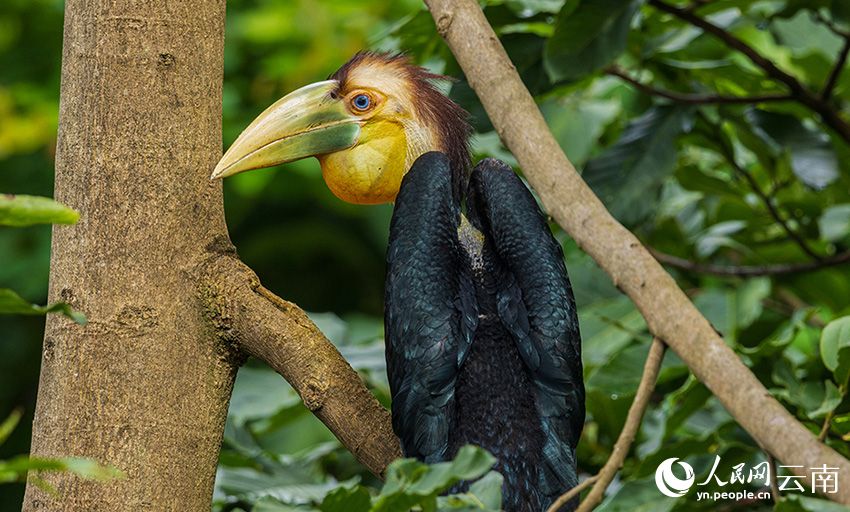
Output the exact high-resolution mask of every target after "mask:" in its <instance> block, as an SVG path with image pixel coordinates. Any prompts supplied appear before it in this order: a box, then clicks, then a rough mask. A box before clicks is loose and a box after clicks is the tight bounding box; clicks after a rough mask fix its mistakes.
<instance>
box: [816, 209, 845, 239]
mask: <svg viewBox="0 0 850 512" xmlns="http://www.w3.org/2000/svg"><path fill="white" fill-rule="evenodd" d="M818 226H819V228H820V236H821V238H823V239H824V240H826V241H828V242H837V241H839V240H841V239H843V238H845V237H847V236H848V235H850V204H837V205H835V206H830V207H829V208H826V209H825V210H824V211H823V215H822V216H821V218H820V219H819V220H818Z"/></svg>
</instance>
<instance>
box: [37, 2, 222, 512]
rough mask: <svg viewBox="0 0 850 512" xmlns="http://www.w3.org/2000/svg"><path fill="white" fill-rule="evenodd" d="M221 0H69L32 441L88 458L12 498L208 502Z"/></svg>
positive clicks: (168, 505)
mask: <svg viewBox="0 0 850 512" xmlns="http://www.w3.org/2000/svg"><path fill="white" fill-rule="evenodd" d="M223 31H224V2H223V1H219V0H193V1H186V2H153V1H151V2H134V1H114V0H113V1H107V0H69V1H68V2H67V4H66V8H65V43H64V53H63V63H62V89H61V101H60V115H59V117H60V125H59V137H58V147H57V156H56V191H55V195H56V198H57V199H58V200H60V201H62V202H63V203H65V204H68V205H69V206H71V207H73V208H75V209H77V210H79V211H80V213H81V218H80V222H79V224H77V225H76V226H71V227H64V226H61V227H60V226H57V227H56V228H54V230H53V246H52V253H53V259H52V261H51V269H50V292H49V293H50V299H51V300H64V301H67V302H70V303H71V304H72V305H73V306H74V307H75V308H77V309H79V310H81V311H83V312H84V313H85V314H86V315H87V317H88V319H89V323H88V325H86V326H84V327H83V326H79V325H76V324H73V323H71V322H69V321H68V320H66V319H64V318H63V317H60V316H58V315H51V316H50V317H49V318H48V320H47V326H46V330H45V335H44V351H43V356H42V368H41V380H40V385H39V392H38V405H37V408H36V417H35V424H34V429H33V445H32V454H33V456H44V457H52V456H57V457H59V456H67V455H74V456H83V457H92V458H94V459H97V460H98V461H101V462H104V463H109V464H112V465H114V466H116V467H118V468H119V469H121V470H122V471H123V472H124V473H125V475H126V477H125V478H122V479H117V480H114V481H111V482H107V483H101V482H93V481H86V480H82V479H80V478H77V477H75V476H73V475H71V474H69V473H61V474H52V475H50V476H47V480H48V481H49V482H50V483H51V484H53V485H54V486H56V488H57V489H58V490H59V495H58V496H52V495H50V494H48V493H46V492H44V491H42V490H40V489H39V488H37V487H35V486H33V485H29V486H28V487H27V492H26V497H25V503H24V510H88V511H101V510H102V511H110V512H112V511H117V510H157V511H160V510H209V507H210V499H211V495H212V486H213V480H214V477H215V468H216V462H217V458H218V451H219V446H220V443H221V436H222V432H223V425H224V420H225V417H226V412H227V403H228V399H229V396H230V390H231V387H232V385H233V377H234V373H235V368H236V366H235V365H234V360H235V358H236V354H237V353H236V352H235V351H233V350H229V349H228V348H226V347H225V346H224V345H222V344H220V343H219V342H218V339H217V338H216V337H215V336H211V335H210V334H211V332H210V331H211V329H210V327H209V326H208V324H207V322H206V321H205V318H204V317H203V315H202V314H201V313H200V309H199V307H198V298H197V293H196V292H195V290H196V285H195V284H194V280H193V277H192V269H193V268H194V267H195V266H196V265H197V263H198V261H199V260H200V259H202V258H204V257H205V250H204V248H205V247H207V246H209V245H210V244H211V242H212V241H213V240H214V239H215V237H216V236H220V235H221V234H223V233H225V232H226V231H225V229H226V228H225V226H224V217H223V211H222V207H221V200H220V190H219V187H220V184H218V183H211V182H210V181H209V180H208V179H207V176H208V175H209V172H210V169H212V166H213V165H214V164H215V162H216V161H217V159H218V157H219V154H220V150H221V149H220V148H221V129H220V120H221V115H220V114H221V83H222V52H223V41H224V37H223Z"/></svg>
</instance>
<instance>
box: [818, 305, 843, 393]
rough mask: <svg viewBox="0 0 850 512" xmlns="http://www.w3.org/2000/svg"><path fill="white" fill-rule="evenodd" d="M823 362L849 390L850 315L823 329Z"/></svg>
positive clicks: (839, 382) (840, 383) (821, 343)
mask: <svg viewBox="0 0 850 512" xmlns="http://www.w3.org/2000/svg"><path fill="white" fill-rule="evenodd" d="M820 353H821V357H822V358H823V364H824V365H825V366H826V367H827V368H828V369H829V371H831V372H832V373H833V375H834V376H835V380H836V382H838V384H839V385H841V386H842V388H843V389H844V392H845V393H846V391H847V384H848V379H850V316H845V317H841V318H839V319H837V320H833V321H832V322H830V323H829V324H828V325H827V326H826V327H824V329H823V333H822V334H821V338H820Z"/></svg>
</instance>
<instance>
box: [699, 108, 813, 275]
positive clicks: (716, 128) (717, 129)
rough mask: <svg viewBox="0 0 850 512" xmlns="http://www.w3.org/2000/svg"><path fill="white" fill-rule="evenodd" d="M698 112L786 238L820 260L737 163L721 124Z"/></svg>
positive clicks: (756, 183)
mask: <svg viewBox="0 0 850 512" xmlns="http://www.w3.org/2000/svg"><path fill="white" fill-rule="evenodd" d="M698 114H699V116H700V118H701V119H702V120H703V121H704V122H705V123H706V124H708V125H709V126H710V127H711V128H712V133H711V134H707V135H708V136H709V137H711V138H713V139H714V140H715V141H716V142H717V144H718V148H719V149H720V152H721V154H722V155H723V157H724V158H725V159H726V160H727V161H728V162H729V165H731V166H732V169H733V170H734V171H735V172H736V173H737V174H738V175H739V176H741V177H742V178H744V180H746V182H747V183H748V184H749V185H750V189H752V191H753V193H755V195H757V196H758V198H759V199H760V200H761V202H762V203H763V204H764V206H765V208H767V211H768V213H770V216H771V217H773V220H775V221H776V223H777V224H779V226H780V227H782V230H783V231H785V233H786V234H787V235H788V238H790V239H791V240H792V241H794V243H796V244H797V246H798V247H800V250H802V251H803V252H804V253H806V254H807V255H809V256H810V257H811V258H812V259H813V260H815V261H818V262H820V261H822V260H823V257H822V256H820V255H819V254H818V253H816V252H815V251H814V250H813V249H812V248H811V247H810V246H809V244H808V243H807V242H806V240H805V239H803V237H802V236H800V235H799V234H798V233H797V232H796V231H794V230H793V229H791V226H790V225H789V224H788V221H787V220H786V219H785V218H784V217H783V216H782V214H781V213H779V210H778V209H777V208H776V205H774V204H773V198H771V197H770V196H769V195H768V194H767V193H765V191H764V190H762V188H761V187H760V186H759V184H758V182H757V181H756V179H755V178H754V177H753V175H752V174H750V173H749V172H748V171H747V170H746V169H744V168H743V167H742V166H741V165H740V164H739V163H738V161H737V159H736V158H735V150H734V148H733V147H732V145H731V144H730V143H729V141H728V140H726V138H725V137H724V136H723V131H722V129H721V126H720V125H719V124H715V123H712V122H711V121H710V120H709V119H708V118H707V117H706V116H705V115H703V114H702V113H698Z"/></svg>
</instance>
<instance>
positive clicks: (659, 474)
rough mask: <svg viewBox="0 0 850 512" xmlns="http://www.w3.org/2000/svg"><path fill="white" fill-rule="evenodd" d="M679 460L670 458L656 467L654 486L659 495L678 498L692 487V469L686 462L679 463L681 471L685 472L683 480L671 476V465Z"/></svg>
mask: <svg viewBox="0 0 850 512" xmlns="http://www.w3.org/2000/svg"><path fill="white" fill-rule="evenodd" d="M677 460H679V459H678V458H676V457H673V458H670V459H667V460H665V461H664V462H662V463H661V464H659V465H658V469H656V470H655V485H656V487H658V490H659V491H661V494H663V495H665V496H670V497H671V498H678V497H680V496H684V495H685V493H686V492H688V489H690V488H691V486H692V485H694V468H692V467H691V465H690V464H688V463H687V462H681V461H680V462H679V465H680V466H682V469H684V470H685V478H684V479H680V478H678V477H677V476H676V475H674V474H673V463H674V462H676V461H677Z"/></svg>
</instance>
